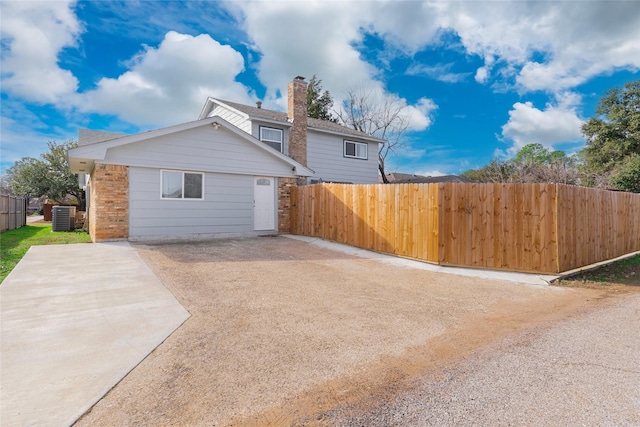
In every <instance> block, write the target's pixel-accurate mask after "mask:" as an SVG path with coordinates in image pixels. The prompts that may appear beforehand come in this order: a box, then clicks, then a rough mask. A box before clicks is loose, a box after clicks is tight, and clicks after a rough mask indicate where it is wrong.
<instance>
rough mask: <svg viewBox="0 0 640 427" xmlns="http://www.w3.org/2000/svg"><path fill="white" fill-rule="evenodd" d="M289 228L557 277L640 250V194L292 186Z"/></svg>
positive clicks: (550, 187) (450, 261)
mask: <svg viewBox="0 0 640 427" xmlns="http://www.w3.org/2000/svg"><path fill="white" fill-rule="evenodd" d="M291 232H292V233H293V234H300V235H306V236H314V237H321V238H323V239H327V240H332V241H335V242H339V243H344V244H347V245H351V246H356V247H360V248H364V249H370V250H373V251H377V252H383V253H389V254H394V255H399V256H403V257H408V258H415V259H419V260H423V261H428V262H432V263H437V264H443V265H456V266H465V267H479V268H491V269H504V270H514V271H525V272H539V273H558V272H564V271H568V270H572V269H574V268H578V267H582V266H585V265H589V264H592V263H595V262H598V261H603V260H606V259H611V258H615V257H617V256H620V255H624V254H627V253H631V252H635V251H639V250H640V194H633V193H620V192H612V191H605V190H597V189H592V188H583V187H574V186H567V185H560V184H466V183H440V184H386V185H383V184H371V185H347V184H316V185H309V186H302V187H292V188H291Z"/></svg>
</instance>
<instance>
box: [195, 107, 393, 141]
mask: <svg viewBox="0 0 640 427" xmlns="http://www.w3.org/2000/svg"><path fill="white" fill-rule="evenodd" d="M215 104H217V105H222V106H225V107H227V108H231V109H233V110H235V111H236V112H238V113H240V114H241V115H243V116H244V117H245V118H246V119H249V120H255V119H258V120H265V121H269V122H277V123H281V124H282V125H284V126H288V127H289V126H291V122H290V121H289V117H288V116H287V113H284V112H282V111H275V110H267V109H265V108H258V107H252V106H250V105H244V104H238V103H237V102H231V101H224V100H221V99H215V98H208V99H207V102H206V103H205V106H204V108H203V109H202V112H201V113H200V119H203V118H206V117H207V116H208V115H209V114H210V113H211V112H212V111H213V109H214V105H215ZM307 128H309V129H313V130H317V131H320V132H328V133H333V134H339V135H344V136H351V137H354V138H359V139H364V140H366V141H370V142H377V143H384V142H386V140H384V139H381V138H377V137H375V136H371V135H369V134H368V133H364V132H360V131H358V130H355V129H351V128H350V127H347V126H343V125H341V124H338V123H334V122H330V121H329V120H320V119H314V118H311V117H307Z"/></svg>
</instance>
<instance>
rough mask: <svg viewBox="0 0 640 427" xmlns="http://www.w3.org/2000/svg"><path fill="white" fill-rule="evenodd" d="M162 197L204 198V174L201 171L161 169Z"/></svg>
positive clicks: (173, 198)
mask: <svg viewBox="0 0 640 427" xmlns="http://www.w3.org/2000/svg"><path fill="white" fill-rule="evenodd" d="M160 176H161V182H160V197H161V198H162V199H172V200H175V199H189V200H202V199H204V174H203V173H200V172H183V171H168V170H163V171H160Z"/></svg>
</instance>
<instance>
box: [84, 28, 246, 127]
mask: <svg viewBox="0 0 640 427" xmlns="http://www.w3.org/2000/svg"><path fill="white" fill-rule="evenodd" d="M129 68H130V69H129V71H127V72H125V73H123V74H122V75H120V76H119V77H118V78H117V79H112V78H103V79H101V80H100V81H99V82H98V85H97V88H96V89H94V90H91V91H88V92H86V93H83V94H81V95H80V96H79V108H80V109H82V110H84V111H92V112H98V113H103V114H113V115H116V116H118V117H120V118H121V119H123V120H126V121H128V122H131V123H135V124H137V125H155V126H160V125H169V124H176V123H180V122H185V121H191V120H195V119H196V118H197V114H198V112H199V111H200V110H199V108H201V107H202V105H204V102H205V100H206V98H207V97H208V96H215V97H218V98H222V99H229V100H233V101H237V102H245V103H250V102H251V98H252V97H251V94H250V91H249V89H248V88H246V87H245V86H243V85H242V84H240V83H238V82H237V81H236V80H235V78H236V76H237V75H238V74H239V73H241V72H242V71H243V70H244V59H243V57H242V55H241V54H240V53H239V52H237V51H236V50H234V49H233V48H231V47H230V46H224V45H221V44H220V43H218V42H217V41H216V40H213V39H212V38H211V37H210V36H209V35H206V34H203V35H199V36H196V37H193V36H190V35H185V34H179V33H176V32H174V31H170V32H168V33H167V34H166V35H165V37H164V40H163V41H162V43H160V45H159V46H158V47H157V48H154V47H150V46H145V49H144V50H143V51H142V52H140V53H139V54H138V55H136V56H135V57H134V58H133V59H132V60H131V61H129Z"/></svg>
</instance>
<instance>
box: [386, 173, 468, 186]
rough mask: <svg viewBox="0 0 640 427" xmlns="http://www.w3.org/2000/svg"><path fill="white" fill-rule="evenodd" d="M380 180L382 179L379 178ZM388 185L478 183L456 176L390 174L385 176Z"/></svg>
mask: <svg viewBox="0 0 640 427" xmlns="http://www.w3.org/2000/svg"><path fill="white" fill-rule="evenodd" d="M380 180H382V178H380ZM387 181H389V183H390V184H434V183H440V182H466V183H470V182H478V181H474V180H473V179H469V178H464V177H462V176H458V175H442V176H422V175H414V174H410V173H398V172H392V173H388V174H387Z"/></svg>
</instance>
